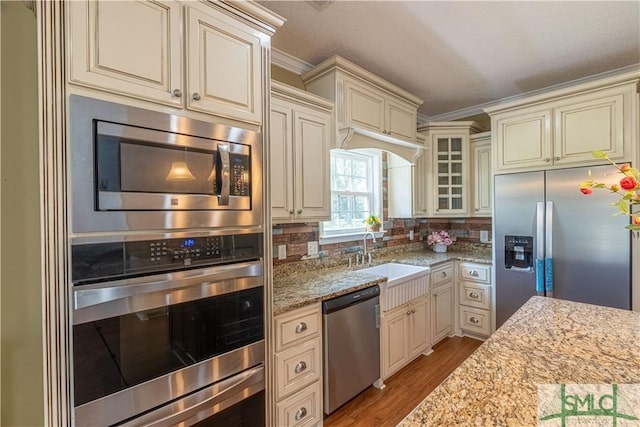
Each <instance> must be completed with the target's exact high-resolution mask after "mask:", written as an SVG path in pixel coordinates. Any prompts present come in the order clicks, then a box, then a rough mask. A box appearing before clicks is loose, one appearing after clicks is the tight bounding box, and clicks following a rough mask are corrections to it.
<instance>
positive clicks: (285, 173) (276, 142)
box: [269, 100, 294, 220]
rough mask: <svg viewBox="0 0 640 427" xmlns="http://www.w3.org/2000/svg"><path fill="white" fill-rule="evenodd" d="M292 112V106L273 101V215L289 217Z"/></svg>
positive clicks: (271, 136) (271, 147)
mask: <svg viewBox="0 0 640 427" xmlns="http://www.w3.org/2000/svg"><path fill="white" fill-rule="evenodd" d="M292 127H293V114H292V110H291V107H289V106H287V105H281V104H280V103H279V102H278V101H276V100H273V101H272V103H271V126H270V129H269V132H270V134H269V135H270V144H271V145H270V150H269V155H270V158H271V165H270V169H271V216H272V219H273V220H289V219H291V218H292V215H293V208H294V206H293V184H294V179H293V139H292V136H293V129H292Z"/></svg>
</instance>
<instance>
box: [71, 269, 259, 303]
mask: <svg viewBox="0 0 640 427" xmlns="http://www.w3.org/2000/svg"><path fill="white" fill-rule="evenodd" d="M262 263H263V262H262V260H259V261H251V262H243V263H238V264H231V265H221V266H216V267H211V268H204V269H198V270H181V271H177V272H173V273H166V274H157V275H154V276H147V277H135V278H131V279H123V280H117V281H113V282H108V283H98V284H96V285H86V286H82V287H80V289H74V291H73V304H74V307H73V308H74V310H80V309H83V308H87V307H91V306H94V305H98V304H103V303H107V302H112V301H116V300H121V299H126V298H129V297H133V296H136V295H141V294H149V293H152V292H159V291H174V290H178V289H182V288H188V287H193V286H197V285H207V284H212V283H219V282H223V281H228V280H231V281H232V280H234V279H243V278H258V282H259V283H257V285H262V275H263V268H262ZM233 290H234V289H229V290H228V291H227V292H233ZM222 293H225V292H222Z"/></svg>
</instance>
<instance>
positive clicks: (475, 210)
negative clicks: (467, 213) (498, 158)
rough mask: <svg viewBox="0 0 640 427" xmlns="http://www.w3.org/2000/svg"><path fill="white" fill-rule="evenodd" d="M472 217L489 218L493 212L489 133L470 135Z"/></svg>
mask: <svg viewBox="0 0 640 427" xmlns="http://www.w3.org/2000/svg"><path fill="white" fill-rule="evenodd" d="M470 140H471V169H472V172H471V177H472V180H473V198H472V200H473V207H472V211H471V215H472V216H491V214H492V212H493V171H492V166H491V165H492V157H491V132H482V133H477V134H475V135H471V137H470Z"/></svg>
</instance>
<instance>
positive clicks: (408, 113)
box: [385, 99, 417, 141]
mask: <svg viewBox="0 0 640 427" xmlns="http://www.w3.org/2000/svg"><path fill="white" fill-rule="evenodd" d="M385 116H386V120H387V123H386V124H385V129H386V130H387V131H388V133H389V134H390V135H392V136H395V137H398V138H402V139H406V140H408V141H415V139H416V121H417V113H416V109H415V108H408V107H407V106H406V104H403V103H400V102H395V101H394V100H392V99H387V101H386V115H385Z"/></svg>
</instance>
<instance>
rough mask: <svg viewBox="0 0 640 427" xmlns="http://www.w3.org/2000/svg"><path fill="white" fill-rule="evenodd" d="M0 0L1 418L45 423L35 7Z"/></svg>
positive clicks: (12, 422)
mask: <svg viewBox="0 0 640 427" xmlns="http://www.w3.org/2000/svg"><path fill="white" fill-rule="evenodd" d="M25 4H26V3H25V2H22V1H20V2H13V1H9V2H7V1H2V2H0V22H1V24H0V28H1V31H2V33H1V35H0V41H1V46H0V55H1V62H2V77H1V82H0V85H1V87H2V99H1V121H2V128H1V134H0V159H1V163H2V164H1V167H0V171H1V178H2V180H1V183H0V197H1V206H2V213H1V216H0V218H1V222H0V227H1V234H2V243H1V249H0V254H1V259H0V265H1V271H0V280H1V281H0V294H1V295H2V298H1V300H0V375H1V384H0V387H1V389H0V424H1V425H2V426H5V427H8V426H30V427H31V426H41V425H43V423H44V406H43V405H44V404H43V401H44V394H43V388H44V385H43V368H42V366H43V345H42V300H41V299H42V293H41V276H40V250H41V248H40V243H39V242H40V232H39V230H40V217H39V214H40V197H39V195H40V184H39V166H38V156H39V153H38V126H37V123H38V97H37V93H38V92H37V91H38V74H37V70H38V53H37V41H36V18H35V14H34V13H33V12H32V11H31V10H29V9H28V8H27V7H26V6H25Z"/></svg>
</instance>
